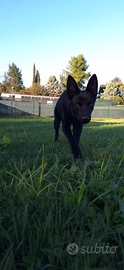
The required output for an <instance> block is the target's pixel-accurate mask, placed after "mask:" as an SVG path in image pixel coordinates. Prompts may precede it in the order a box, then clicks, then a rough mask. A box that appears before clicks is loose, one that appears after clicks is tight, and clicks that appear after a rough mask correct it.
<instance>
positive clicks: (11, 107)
mask: <svg viewBox="0 0 124 270" xmlns="http://www.w3.org/2000/svg"><path fill="white" fill-rule="evenodd" d="M11 108H12V114H13V113H14V108H13V99H12V100H11Z"/></svg>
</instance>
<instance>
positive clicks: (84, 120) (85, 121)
mask: <svg viewBox="0 0 124 270" xmlns="http://www.w3.org/2000/svg"><path fill="white" fill-rule="evenodd" d="M82 121H83V122H84V123H88V122H89V121H90V117H88V116H83V117H82Z"/></svg>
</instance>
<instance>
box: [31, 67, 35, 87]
mask: <svg viewBox="0 0 124 270" xmlns="http://www.w3.org/2000/svg"><path fill="white" fill-rule="evenodd" d="M32 84H35V64H34V65H33V82H32Z"/></svg>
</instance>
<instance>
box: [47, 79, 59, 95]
mask: <svg viewBox="0 0 124 270" xmlns="http://www.w3.org/2000/svg"><path fill="white" fill-rule="evenodd" d="M46 89H47V92H48V93H49V94H51V95H57V96H59V95H60V94H61V93H62V90H61V87H60V84H59V82H58V81H57V79H56V77H55V76H54V75H52V76H50V77H49V79H48V82H47V84H46Z"/></svg>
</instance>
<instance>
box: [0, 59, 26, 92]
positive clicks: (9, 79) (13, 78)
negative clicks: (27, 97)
mask: <svg viewBox="0 0 124 270" xmlns="http://www.w3.org/2000/svg"><path fill="white" fill-rule="evenodd" d="M22 86H23V81H22V73H21V70H19V68H17V66H16V65H15V64H14V63H12V65H10V64H9V70H8V72H7V73H5V74H4V80H3V87H4V91H5V92H6V91H10V90H11V89H12V88H13V90H14V91H16V92H20V90H21V87H22Z"/></svg>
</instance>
